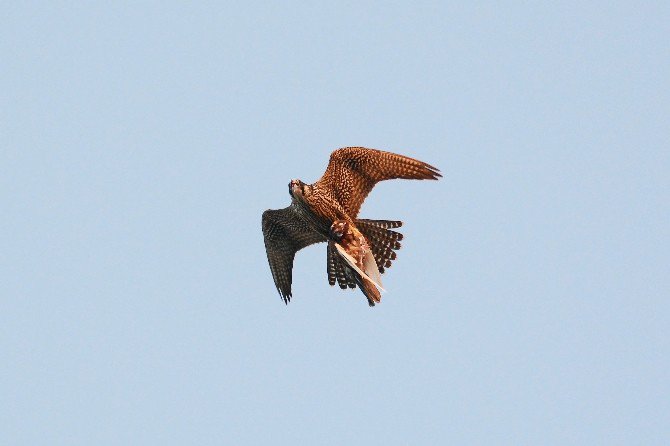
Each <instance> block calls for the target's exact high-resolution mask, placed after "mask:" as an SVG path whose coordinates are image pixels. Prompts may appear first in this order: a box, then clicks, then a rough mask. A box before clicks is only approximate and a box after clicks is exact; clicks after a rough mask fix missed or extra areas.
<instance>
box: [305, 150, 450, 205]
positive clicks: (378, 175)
mask: <svg viewBox="0 0 670 446" xmlns="http://www.w3.org/2000/svg"><path fill="white" fill-rule="evenodd" d="M441 176H442V175H440V171H439V169H437V168H436V167H433V166H431V165H430V164H426V163H424V162H422V161H418V160H415V159H413V158H409V157H406V156H403V155H397V154H395V153H390V152H383V151H381V150H375V149H366V148H364V147H345V148H343V149H338V150H335V151H334V152H333V153H332V154H331V155H330V161H329V162H328V167H327V168H326V172H325V173H324V174H323V176H322V177H321V178H320V179H319V181H317V183H316V184H318V185H319V186H321V187H326V188H329V189H331V190H332V191H334V194H335V197H336V198H337V200H338V201H339V202H340V204H341V205H342V206H343V207H344V208H345V210H346V212H347V214H348V215H349V217H351V218H356V215H358V211H359V210H360V208H361V205H362V204H363V201H364V200H365V197H367V196H368V194H369V193H370V191H371V190H372V188H373V187H374V186H375V184H377V183H378V182H380V181H384V180H391V179H395V178H403V179H407V180H437V179H438V178H439V177H441Z"/></svg>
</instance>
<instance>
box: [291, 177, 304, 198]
mask: <svg viewBox="0 0 670 446" xmlns="http://www.w3.org/2000/svg"><path fill="white" fill-rule="evenodd" d="M288 193H289V195H291V197H292V198H296V199H298V198H303V197H304V195H305V183H303V182H302V181H300V180H291V182H290V183H288Z"/></svg>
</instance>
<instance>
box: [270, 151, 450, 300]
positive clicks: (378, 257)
mask: <svg viewBox="0 0 670 446" xmlns="http://www.w3.org/2000/svg"><path fill="white" fill-rule="evenodd" d="M441 176H442V175H440V171H439V169H437V168H436V167H433V166H431V165H430V164H426V163H424V162H422V161H418V160H415V159H413V158H409V157H406V156H403V155H398V154H395V153H390V152H384V151H381V150H375V149H367V148H364V147H345V148H342V149H338V150H335V151H334V152H333V153H332V154H331V155H330V160H329V162H328V167H327V168H326V172H325V173H324V174H323V176H322V177H321V178H320V179H319V180H318V181H317V182H315V183H314V184H305V183H303V182H302V181H300V180H291V182H290V183H289V185H288V190H289V194H290V195H291V204H290V205H289V206H288V207H285V208H284V209H276V210H267V211H265V212H263V218H262V226H263V238H264V241H265V250H266V252H267V256H268V262H269V264H270V271H271V272H272V278H273V279H274V282H275V285H276V287H277V291H278V292H279V295H280V296H281V298H282V299H283V300H284V302H285V303H287V304H288V302H289V301H290V300H291V296H292V294H291V284H292V270H293V259H294V258H295V253H296V252H298V251H299V250H301V249H302V248H304V247H306V246H309V245H312V244H314V243H319V242H328V247H327V255H326V258H327V269H326V271H327V274H328V283H329V284H330V285H331V286H332V285H335V282H337V283H338V285H339V286H340V288H342V289H346V288H356V287H359V288H360V289H361V291H362V292H363V294H364V295H365V297H366V298H367V300H368V304H369V305H370V306H374V305H375V303H379V302H380V301H381V294H380V293H379V289H381V288H382V286H381V279H380V274H383V273H384V271H385V268H389V267H390V266H391V263H392V261H393V260H395V259H396V253H395V251H396V250H398V249H400V240H402V234H400V233H399V232H396V231H394V230H393V229H395V228H399V227H400V226H402V222H400V221H390V220H367V219H359V218H358V211H359V210H360V207H361V205H362V204H363V201H364V200H365V198H366V197H367V196H368V194H369V193H370V191H371V190H372V188H373V187H374V185H375V184H377V183H378V182H380V181H384V180H391V179H396V178H401V179H407V180H437V179H438V178H439V177H441Z"/></svg>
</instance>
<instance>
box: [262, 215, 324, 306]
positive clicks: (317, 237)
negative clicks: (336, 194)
mask: <svg viewBox="0 0 670 446" xmlns="http://www.w3.org/2000/svg"><path fill="white" fill-rule="evenodd" d="M263 238H264V241H265V251H266V252H267V255H268V263H269V264H270V271H272V278H273V279H274V281H275V285H276V286H277V291H279V295H280V296H281V298H282V299H284V302H285V303H288V302H289V301H290V300H291V283H292V270H293V258H294V257H295V253H296V252H298V251H299V250H301V249H302V248H304V247H305V246H309V245H311V244H313V243H318V242H325V241H326V238H325V237H323V236H322V235H321V234H319V233H318V232H316V231H314V230H313V229H312V228H311V227H310V226H309V225H308V224H307V223H306V222H305V221H304V220H302V219H301V218H300V216H299V215H298V213H297V212H296V211H295V208H294V207H293V205H291V206H289V207H286V208H284V209H277V210H267V211H265V212H263Z"/></svg>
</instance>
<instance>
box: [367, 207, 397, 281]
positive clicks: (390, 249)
mask: <svg viewBox="0 0 670 446" xmlns="http://www.w3.org/2000/svg"><path fill="white" fill-rule="evenodd" d="M401 226H402V222H401V221H392V220H366V219H359V220H356V227H357V228H358V229H359V230H360V231H361V232H362V233H363V235H365V238H367V239H368V242H369V243H370V246H371V249H372V254H373V255H374V257H375V261H376V262H377V267H378V268H379V272H380V273H384V268H390V267H391V263H392V262H393V261H394V260H395V259H396V257H397V255H396V253H395V251H396V250H398V249H400V240H402V238H403V236H402V234H401V233H399V232H397V231H393V230H392V229H395V228H399V227H401Z"/></svg>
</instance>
